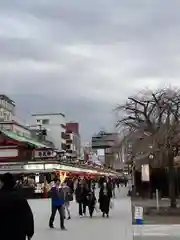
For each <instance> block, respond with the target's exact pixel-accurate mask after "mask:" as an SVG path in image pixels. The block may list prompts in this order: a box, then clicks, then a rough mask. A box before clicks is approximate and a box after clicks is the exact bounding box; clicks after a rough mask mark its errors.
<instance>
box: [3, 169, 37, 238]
mask: <svg viewBox="0 0 180 240" xmlns="http://www.w3.org/2000/svg"><path fill="white" fill-rule="evenodd" d="M0 185H1V189H0V239H1V240H12V239H17V240H25V239H26V238H28V239H31V238H32V237H33V235H34V218H33V214H32V211H31V208H30V206H29V204H28V202H27V200H26V199H25V198H24V197H23V195H22V194H21V193H20V192H19V191H18V190H17V189H15V185H16V182H15V179H14V177H13V175H12V174H11V173H5V174H4V175H3V176H2V177H1V180H0Z"/></svg>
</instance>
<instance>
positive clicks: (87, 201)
mask: <svg viewBox="0 0 180 240" xmlns="http://www.w3.org/2000/svg"><path fill="white" fill-rule="evenodd" d="M121 183H122V182H120V180H119V179H110V178H101V179H99V180H98V181H94V180H89V179H85V178H84V179H77V181H73V180H66V181H64V182H61V181H60V179H59V178H58V177H56V178H55V179H54V183H53V185H52V187H51V189H50V190H49V192H50V197H51V216H50V219H49V227H50V228H54V219H55V215H56V212H57V211H58V212H59V216H60V224H61V226H60V227H61V229H62V230H66V228H65V219H68V220H70V219H71V213H70V203H71V201H73V200H74V198H75V200H76V202H77V206H78V213H79V216H80V217H83V216H85V215H86V214H87V212H86V210H87V209H88V210H89V216H90V217H92V216H93V213H94V210H95V208H96V206H97V204H98V203H99V209H100V210H101V212H102V217H109V210H110V205H111V199H112V197H115V191H114V189H115V186H117V188H119V185H120V184H121ZM97 185H98V186H99V189H100V190H99V194H98V197H97V196H96V195H97V194H96V192H97V191H96V186H97ZM20 192H21V191H19V188H17V184H16V181H15V179H14V177H13V175H12V174H10V173H6V174H4V175H3V176H2V177H1V179H0V226H1V239H2V240H11V239H18V240H25V239H27V238H28V239H29V240H30V239H31V238H32V237H33V235H34V218H33V213H32V210H31V208H30V206H29V204H28V201H27V200H26V199H25V198H24V197H23V195H22V194H20Z"/></svg>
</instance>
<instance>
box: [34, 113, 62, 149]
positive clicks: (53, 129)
mask: <svg viewBox="0 0 180 240" xmlns="http://www.w3.org/2000/svg"><path fill="white" fill-rule="evenodd" d="M31 125H32V126H33V128H34V127H35V126H37V128H42V129H43V130H45V131H46V140H47V141H50V142H52V143H53V144H54V146H55V148H56V149H57V150H58V151H62V150H63V151H64V150H66V140H65V132H66V119H65V115H64V114H62V113H37V114H33V115H32V121H31Z"/></svg>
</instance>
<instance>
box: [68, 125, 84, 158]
mask: <svg viewBox="0 0 180 240" xmlns="http://www.w3.org/2000/svg"><path fill="white" fill-rule="evenodd" d="M66 152H67V153H69V154H70V155H71V156H72V157H76V158H79V157H80V155H81V139H80V134H79V123H74V122H68V123H66Z"/></svg>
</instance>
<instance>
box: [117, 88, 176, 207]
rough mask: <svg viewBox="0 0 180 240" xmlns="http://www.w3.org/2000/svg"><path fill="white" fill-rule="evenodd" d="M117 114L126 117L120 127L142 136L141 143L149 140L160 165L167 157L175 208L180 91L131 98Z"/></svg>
mask: <svg viewBox="0 0 180 240" xmlns="http://www.w3.org/2000/svg"><path fill="white" fill-rule="evenodd" d="M116 111H118V112H119V113H121V116H123V117H122V118H120V119H118V121H117V127H122V126H124V127H125V128H128V129H129V131H131V132H133V133H134V134H138V135H139V136H140V137H139V138H138V139H139V140H140V139H141V140H147V137H148V138H149V139H150V142H151V144H152V149H151V151H153V154H154V155H155V156H156V158H155V160H156V162H158V156H159V153H161V154H163V156H164V158H163V160H164V165H166V166H167V167H168V169H169V196H170V199H171V207H176V197H175V187H174V182H175V179H174V177H175V173H174V157H176V156H177V155H178V153H179V148H180V90H179V89H178V90H175V89H172V88H167V89H160V90H158V91H156V92H145V93H144V94H141V95H137V96H135V97H129V98H128V100H127V102H126V103H125V104H123V105H119V106H118V107H117V108H116ZM139 140H138V141H139ZM141 143H142V142H141Z"/></svg>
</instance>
